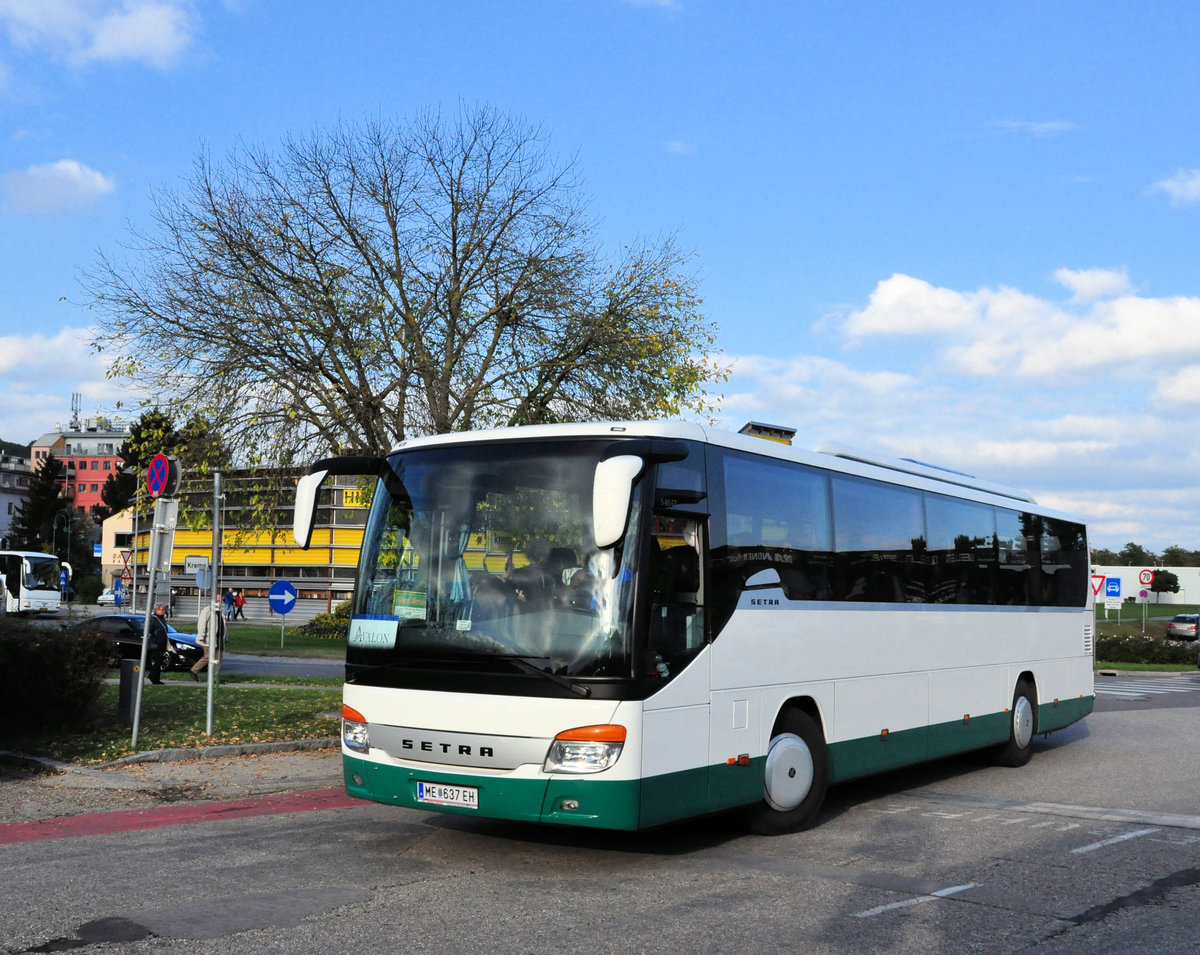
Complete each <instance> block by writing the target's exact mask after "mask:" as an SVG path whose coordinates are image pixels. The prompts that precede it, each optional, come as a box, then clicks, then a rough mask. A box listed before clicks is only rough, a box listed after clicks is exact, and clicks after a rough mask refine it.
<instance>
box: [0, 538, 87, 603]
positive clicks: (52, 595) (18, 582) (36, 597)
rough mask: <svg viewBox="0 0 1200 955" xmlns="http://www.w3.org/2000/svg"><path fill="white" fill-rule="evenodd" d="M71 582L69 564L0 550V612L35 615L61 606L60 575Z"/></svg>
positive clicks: (34, 553)
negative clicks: (65, 576) (0, 595)
mask: <svg viewBox="0 0 1200 955" xmlns="http://www.w3.org/2000/svg"><path fill="white" fill-rule="evenodd" d="M63 571H66V574H67V579H68V580H70V579H71V565H70V564H68V563H66V562H64V561H60V560H59V559H58V558H57V557H55V556H54V555H53V554H42V553H39V552H37V551H20V550H0V579H2V583H0V591H2V593H3V596H2V598H0V612H5V613H36V612H38V611H47V610H48V611H54V610H58V609H59V608H60V607H61V606H62V587H61V583H60V581H61V579H62V577H61V574H62V572H63Z"/></svg>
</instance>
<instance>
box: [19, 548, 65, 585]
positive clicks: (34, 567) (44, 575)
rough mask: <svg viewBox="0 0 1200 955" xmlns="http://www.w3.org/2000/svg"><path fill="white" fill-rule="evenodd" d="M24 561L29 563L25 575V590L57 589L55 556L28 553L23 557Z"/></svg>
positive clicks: (56, 561)
mask: <svg viewBox="0 0 1200 955" xmlns="http://www.w3.org/2000/svg"><path fill="white" fill-rule="evenodd" d="M25 563H26V564H28V565H29V572H28V573H27V574H26V575H25V587H26V589H27V590H58V558H57V557H51V556H49V555H47V556H45V557H37V556H35V555H33V554H30V555H29V556H27V557H26V558H25Z"/></svg>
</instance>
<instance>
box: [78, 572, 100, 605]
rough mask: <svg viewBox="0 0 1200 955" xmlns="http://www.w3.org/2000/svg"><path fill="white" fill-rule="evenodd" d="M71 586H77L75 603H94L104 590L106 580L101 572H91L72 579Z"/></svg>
mask: <svg viewBox="0 0 1200 955" xmlns="http://www.w3.org/2000/svg"><path fill="white" fill-rule="evenodd" d="M71 586H73V587H74V588H75V603H80V604H94V603H95V602H96V598H97V597H99V596H100V594H101V593H102V592H103V591H104V580H103V579H102V578H101V577H100V575H99V574H91V575H90V576H87V577H80V578H79V579H78V580H73V581H71Z"/></svg>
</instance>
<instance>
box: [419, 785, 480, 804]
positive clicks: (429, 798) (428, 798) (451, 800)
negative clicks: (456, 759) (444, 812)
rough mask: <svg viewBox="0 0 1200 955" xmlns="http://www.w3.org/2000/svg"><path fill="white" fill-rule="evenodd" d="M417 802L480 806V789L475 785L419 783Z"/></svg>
mask: <svg viewBox="0 0 1200 955" xmlns="http://www.w3.org/2000/svg"><path fill="white" fill-rule="evenodd" d="M417 802H423V803H427V804H428V805H431V806H458V807H460V808H462V809H478V808H479V790H478V789H477V788H476V787H474V786H444V785H442V784H441V783H420V782H419V783H417Z"/></svg>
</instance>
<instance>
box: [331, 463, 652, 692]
mask: <svg viewBox="0 0 1200 955" xmlns="http://www.w3.org/2000/svg"><path fill="white" fill-rule="evenodd" d="M607 446H608V442H598V441H593V440H584V441H579V440H577V441H553V442H536V443H526V442H520V443H518V444H515V445H507V446H506V445H497V444H489V445H462V446H452V447H447V448H438V449H431V450H413V451H409V452H399V453H397V454H395V455H393V456H392V457H391V458H390V459H389V462H388V463H389V469H388V470H387V471H386V473H385V474H384V476H383V477H382V478H381V479H380V481H379V483H378V485H377V487H376V491H375V497H374V500H373V503H372V508H371V515H370V519H369V521H368V526H367V531H366V536H365V538H364V541H363V550H362V557H361V563H360V566H359V583H358V587H357V588H356V590H355V597H354V608H353V611H354V615H353V620H352V622H351V628H350V636H349V647H348V652H347V663H348V664H351V665H359V666H364V665H365V666H382V665H387V664H392V663H396V664H401V665H409V666H413V665H416V666H420V665H429V666H439V667H451V668H455V667H460V668H472V669H475V668H482V669H491V668H495V667H498V666H506V665H507V666H508V668H509V669H513V668H516V669H522V668H523V669H525V670H526V671H528V668H529V667H530V666H533V667H536V668H537V669H538V670H541V671H543V672H545V673H549V674H552V675H554V676H557V677H562V678H565V677H573V678H578V677H623V678H628V677H630V676H631V675H632V669H633V663H632V660H633V653H632V648H631V631H630V622H631V617H632V609H631V602H632V589H633V588H632V587H631V586H628V582H629V581H632V580H633V579H634V576H635V574H636V570H637V568H636V567H635V566H634V563H635V561H636V559H637V548H636V547H633V546H629V547H625V546H623V545H622V544H621V543H618V544H617V545H615V546H613V547H611V548H607V549H603V550H601V549H598V548H597V547H596V546H595V544H594V541H593V539H592V527H593V523H592V486H593V477H594V474H595V468H596V464H597V462H598V461H599V460H600V454H601V452H602V451H603V450H604V448H605V447H607ZM639 496H640V488H638V487H635V489H634V500H633V506H632V507H631V509H630V510H631V513H632V517H631V521H630V526H629V528H628V533H627V534H626V540H630V541H635V540H637V537H638V527H637V523H638V513H639V510H640V508H639V506H638V501H639Z"/></svg>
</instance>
